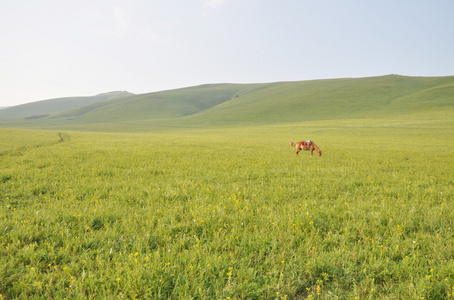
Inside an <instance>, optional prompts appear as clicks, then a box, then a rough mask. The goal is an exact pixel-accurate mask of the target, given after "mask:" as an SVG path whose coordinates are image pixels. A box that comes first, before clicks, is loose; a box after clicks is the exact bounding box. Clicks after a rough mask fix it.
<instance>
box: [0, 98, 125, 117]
mask: <svg viewBox="0 0 454 300" xmlns="http://www.w3.org/2000/svg"><path fill="white" fill-rule="evenodd" d="M133 95H134V94H131V93H128V92H110V93H103V94H99V95H96V96H92V97H65V98H56V99H49V100H42V101H37V102H31V103H26V104H22V105H18V106H13V107H8V108H5V109H2V110H0V120H17V119H24V118H25V119H29V120H30V119H39V118H44V117H48V116H51V115H53V114H56V113H60V112H63V111H66V110H70V109H73V108H76V107H80V106H85V105H90V104H92V103H96V102H99V101H105V100H112V99H118V98H124V97H129V96H133Z"/></svg>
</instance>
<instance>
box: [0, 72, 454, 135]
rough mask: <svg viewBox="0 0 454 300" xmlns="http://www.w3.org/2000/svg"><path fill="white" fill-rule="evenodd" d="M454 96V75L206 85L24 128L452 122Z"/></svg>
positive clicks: (109, 103) (94, 107)
mask: <svg viewBox="0 0 454 300" xmlns="http://www.w3.org/2000/svg"><path fill="white" fill-rule="evenodd" d="M453 91H454V77H431V78H429V77H403V76H394V75H390V76H381V77H369V78H360V79H332V80H314V81H299V82H278V83H266V84H216V85H202V86H196V87H190V88H184V89H178V90H170V91H164V92H156V93H149V94H142V95H136V96H132V97H127V98H121V99H111V100H106V101H102V102H97V103H94V104H91V105H86V106H83V107H79V108H77V109H72V110H69V111H65V112H61V113H59V114H55V115H53V116H50V117H49V118H45V119H40V120H37V121H36V120H27V121H23V120H21V122H20V124H21V125H22V126H28V127H36V126H38V127H41V128H49V127H54V128H55V126H56V125H57V126H59V127H64V128H67V129H71V128H72V129H82V130H111V129H112V130H128V129H131V130H134V128H138V129H141V128H150V127H155V128H156V127H162V126H164V127H175V126H177V127H192V126H196V127H204V126H224V125H228V126H232V125H246V124H250V125H257V124H277V123H288V122H299V121H307V120H332V119H337V120H340V119H352V118H368V119H369V118H402V117H404V116H407V117H406V118H407V119H412V118H418V119H419V118H423V119H437V118H443V119H449V118H451V117H450V116H451V115H452V113H453V111H454V106H453V104H454V96H453V95H454V93H453ZM49 123H51V124H49ZM9 125H11V123H10V124H9ZM18 125H19V124H18Z"/></svg>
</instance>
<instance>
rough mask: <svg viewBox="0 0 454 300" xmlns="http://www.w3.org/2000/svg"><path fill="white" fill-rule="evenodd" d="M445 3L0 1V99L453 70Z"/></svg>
mask: <svg viewBox="0 0 454 300" xmlns="http://www.w3.org/2000/svg"><path fill="white" fill-rule="evenodd" d="M453 12H454V1H452V0H424V1H421V0H381V1H373V0H344V1H341V0H325V1H321V0H77V1H73V0H71V1H70V0H39V1H36V0H14V1H11V0H0V107H3V106H14V105H19V104H22V103H29V102H35V101H39V100H45V99H52V98H60V97H70V96H93V95H97V94H100V93H105V92H111V91H128V92H131V93H135V94H141V93H149V92H155V91H162V90H169V89H177V88H182V87H188V86H195V85H200V84H207V83H265V82H277V81H300V80H315V79H328V78H346V77H353V78H360V77H369V76H381V75H388V74H399V75H406V76H450V75H454V18H453Z"/></svg>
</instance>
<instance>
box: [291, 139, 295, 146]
mask: <svg viewBox="0 0 454 300" xmlns="http://www.w3.org/2000/svg"><path fill="white" fill-rule="evenodd" d="M290 145H291V146H292V147H295V146H296V144H295V143H294V142H293V141H292V140H291V139H290Z"/></svg>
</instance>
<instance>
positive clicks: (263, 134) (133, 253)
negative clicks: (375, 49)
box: [0, 120, 454, 299]
mask: <svg viewBox="0 0 454 300" xmlns="http://www.w3.org/2000/svg"><path fill="white" fill-rule="evenodd" d="M452 129H453V123H452V121H451V122H449V121H443V122H427V121H421V122H411V121H407V122H398V121H391V120H382V121H379V120H375V121H366V120H361V121H360V120H351V121H343V122H333V121H324V122H315V123H294V124H283V125H273V126H256V127H246V128H217V129H192V130H188V129H168V130H157V131H155V132H148V133H89V132H76V131H71V132H56V131H34V130H25V129H8V128H3V129H0V133H1V135H0V136H1V139H2V143H1V144H0V163H1V166H2V167H1V170H0V193H1V196H2V199H1V206H0V210H1V213H0V216H1V217H0V231H1V235H0V253H1V255H0V260H1V261H0V293H1V294H2V296H3V298H6V299H13V298H27V297H33V298H42V299H49V298H76V299H77V298H79V299H81V298H110V299H116V298H130V299H143V298H148V299H152V298H159V299H192V298H195V299H229V298H230V299H263V298H265V299H336V298H339V299H355V298H356V299H377V298H389V299H423V298H424V299H452V298H453V297H454V296H453V291H454V272H453V271H454V260H453V253H454V239H453V235H454V202H453V200H454V193H453V190H454V189H453V186H454V175H453V171H452V170H453V169H454V163H453V162H454V152H453V150H452V149H453V146H454V139H453V131H452ZM302 133H304V136H308V137H309V136H310V137H312V138H313V139H314V141H315V142H316V143H317V144H318V145H319V146H320V148H321V149H322V151H323V155H322V157H317V156H314V157H312V158H311V157H310V155H309V153H308V152H304V151H303V152H301V153H300V155H299V156H298V157H295V155H294V149H293V148H291V147H290V145H289V142H288V140H289V139H290V138H292V139H293V140H295V141H296V140H299V139H301V138H302ZM315 137H317V139H316V138H315Z"/></svg>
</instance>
